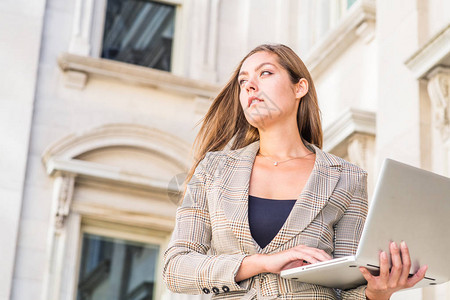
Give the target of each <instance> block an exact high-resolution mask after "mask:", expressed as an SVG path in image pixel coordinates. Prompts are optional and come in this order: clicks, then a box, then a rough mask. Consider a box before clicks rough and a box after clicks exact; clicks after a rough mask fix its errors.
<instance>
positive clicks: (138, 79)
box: [58, 53, 221, 98]
mask: <svg viewBox="0 0 450 300" xmlns="http://www.w3.org/2000/svg"><path fill="white" fill-rule="evenodd" d="M58 65H59V67H60V68H61V70H62V71H63V72H72V73H68V74H69V75H71V76H68V78H66V79H67V80H68V83H67V85H68V86H72V87H78V88H83V86H84V84H85V82H87V81H88V78H87V79H83V80H80V78H78V77H82V76H78V77H77V76H74V74H73V72H79V73H81V74H86V75H87V77H89V76H91V75H98V76H104V77H109V78H114V79H118V80H121V81H124V82H127V83H132V84H138V85H143V86H148V87H151V88H156V89H161V90H165V91H168V92H172V93H178V94H183V95H189V96H202V97H207V98H213V97H215V96H216V95H217V94H218V93H219V91H220V88H221V87H220V86H219V85H215V84H211V83H207V82H203V81H199V80H194V79H189V78H186V77H182V76H178V75H174V74H171V73H169V72H165V71H161V70H156V69H152V68H147V67H144V66H138V65H133V64H128V63H124V62H119V61H114V60H109V59H103V58H93V57H88V56H81V55H76V54H70V53H62V54H61V55H60V56H59V57H58ZM71 78H75V79H76V82H71ZM80 82H81V83H82V84H80Z"/></svg>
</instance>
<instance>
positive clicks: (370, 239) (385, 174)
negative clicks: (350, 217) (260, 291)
mask: <svg viewBox="0 0 450 300" xmlns="http://www.w3.org/2000/svg"><path fill="white" fill-rule="evenodd" d="M449 228H450V178H447V177H444V176H441V175H438V174H435V173H432V172H429V171H425V170H422V169H419V168H416V167H413V166H410V165H407V164H404V163H400V162H398V161H395V160H392V159H389V158H387V159H385V160H384V162H383V164H382V167H381V171H380V176H379V179H378V182H377V185H376V187H375V192H374V194H373V199H372V201H371V204H370V207H369V211H368V215H367V219H366V222H365V225H364V229H363V232H362V235H361V239H360V242H359V245H358V250H357V252H356V255H354V256H348V257H340V258H336V259H331V260H328V261H323V262H319V263H315V264H309V265H304V266H301V267H296V268H292V269H287V270H283V271H281V274H280V275H281V277H283V278H285V279H292V280H297V281H301V282H307V283H313V284H318V285H323V286H327V287H332V288H339V289H349V288H354V287H357V286H359V285H363V284H366V283H367V282H366V280H365V279H364V277H363V276H362V274H361V272H360V271H359V268H358V267H360V266H363V267H366V268H367V269H368V270H369V271H370V272H371V273H372V274H374V275H378V274H379V253H380V251H382V250H383V251H386V253H387V254H388V257H389V262H390V255H389V253H390V251H389V243H390V242H391V241H394V242H396V243H397V244H398V245H399V244H400V242H401V241H403V240H404V241H405V242H406V244H407V245H408V248H409V253H410V256H411V269H410V276H412V275H413V274H414V273H415V272H416V271H417V270H418V269H419V268H420V267H421V266H422V265H425V264H426V265H428V270H427V272H426V274H425V278H424V279H423V280H421V281H420V282H419V283H418V284H416V285H415V286H414V287H413V288H418V287H425V286H429V285H435V284H439V283H443V282H446V281H449V280H450V259H449V256H450V234H449V233H448V230H449Z"/></svg>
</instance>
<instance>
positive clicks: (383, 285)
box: [359, 242, 428, 300]
mask: <svg viewBox="0 0 450 300" xmlns="http://www.w3.org/2000/svg"><path fill="white" fill-rule="evenodd" d="M400 248H401V250H400V249H399V248H398V246H397V244H396V243H394V242H392V243H391V244H390V252H391V261H392V268H391V271H390V272H389V260H388V256H387V254H386V252H384V251H383V252H381V253H380V275H379V276H373V275H372V274H370V272H369V271H368V270H367V269H366V268H364V267H360V268H359V269H360V271H361V273H362V274H363V276H364V278H365V279H366V280H367V288H366V297H367V299H369V300H385V299H389V298H390V297H391V295H392V294H393V293H395V292H397V291H399V290H401V289H405V288H410V287H413V286H414V285H415V284H416V283H418V282H419V281H420V280H422V279H423V278H424V277H425V272H426V271H427V269H428V266H427V265H424V266H422V267H421V268H420V269H419V270H418V271H417V272H416V274H414V276H412V277H410V278H409V270H410V268H411V258H410V256H409V250H408V247H407V246H406V243H405V242H402V243H401V244H400ZM400 252H401V256H400Z"/></svg>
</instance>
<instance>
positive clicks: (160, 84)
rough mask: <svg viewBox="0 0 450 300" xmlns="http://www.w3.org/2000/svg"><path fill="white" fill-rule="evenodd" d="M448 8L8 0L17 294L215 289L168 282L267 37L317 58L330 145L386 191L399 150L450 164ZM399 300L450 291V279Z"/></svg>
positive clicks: (430, 162)
mask: <svg viewBox="0 0 450 300" xmlns="http://www.w3.org/2000/svg"><path fill="white" fill-rule="evenodd" d="M449 11H450V2H449V1H446V0H416V1H410V0H394V1H387V0H378V1H375V0H286V1H280V0H278V1H277V0H262V1H261V0H226V1H225V0H155V1H147V0H146V1H144V0H122V1H119V0H65V1H59V0H58V1H57V0H35V1H32V3H29V2H23V1H4V2H3V3H2V4H1V5H0V14H1V18H0V24H1V26H0V36H1V37H2V38H1V41H0V53H1V54H2V55H1V57H0V62H1V64H0V65H1V66H3V67H4V68H3V70H4V72H2V73H1V75H0V79H1V80H0V82H1V85H0V124H1V126H0V138H1V139H2V146H1V147H0V154H1V155H0V178H1V180H0V197H1V202H0V203H1V205H2V209H1V210H0V223H1V225H2V228H3V229H4V230H2V231H1V238H2V243H1V245H0V254H1V256H2V258H3V259H2V261H1V262H0V300H7V299H8V300H9V299H12V300H19V299H20V300H25V299H42V300H50V299H51V300H57V299H58V300H59V299H63V300H75V299H77V300H84V299H130V300H134V299H207V298H208V296H205V295H203V296H202V295H200V296H187V295H175V294H172V293H170V292H168V291H167V290H166V288H165V286H164V284H163V282H162V277H161V267H162V254H163V252H164V250H165V247H166V246H167V243H168V241H169V238H170V234H171V231H172V230H173V227H174V222H175V221H174V216H175V211H176V208H177V201H179V193H180V191H181V190H182V189H183V185H182V181H183V179H184V176H185V175H186V172H187V170H188V168H189V167H190V165H191V163H192V161H193V156H192V153H191V146H192V143H193V140H194V138H195V136H196V134H197V132H198V130H199V128H200V125H199V124H200V122H201V120H202V117H203V116H204V115H205V113H206V112H207V110H208V108H209V105H210V104H211V101H212V99H213V98H214V96H215V95H217V93H218V92H219V90H220V88H221V87H222V86H223V85H224V83H225V82H226V81H227V80H228V78H229V76H231V73H232V71H233V70H234V68H235V67H236V66H237V64H238V62H239V60H240V59H241V58H242V57H243V56H244V55H245V54H246V53H247V52H248V51H250V50H251V49H252V48H254V47H255V46H257V45H259V44H262V43H284V44H286V45H288V46H290V47H291V48H293V49H294V50H295V51H296V53H298V54H299V56H300V57H301V58H302V60H303V61H304V62H305V64H306V66H307V67H308V69H309V70H310V72H311V74H312V77H313V79H314V83H315V86H316V90H317V93H318V97H319V105H320V108H321V111H322V121H323V129H324V150H325V151H328V152H330V153H333V154H336V155H338V156H341V157H343V158H345V159H347V160H349V161H351V162H354V163H356V164H358V165H360V166H361V167H363V168H364V169H366V170H367V171H368V173H369V195H371V192H372V191H373V188H374V185H375V182H376V180H377V176H378V172H379V168H380V166H381V163H382V161H383V159H384V158H386V157H390V158H393V159H396V160H399V161H403V162H405V163H408V164H411V165H415V166H417V167H421V168H423V169H426V170H430V171H433V172H436V173H438V174H441V175H445V176H450V121H449V120H450V88H449V86H450V42H449V41H450V14H449V13H448V12H449ZM369 201H370V197H369ZM442 230H446V229H442ZM444 232H445V231H444ZM393 299H414V300H437V299H439V300H441V299H450V284H449V283H446V284H441V285H438V286H435V287H427V288H423V289H414V290H410V291H403V292H400V293H397V294H395V296H394V297H393Z"/></svg>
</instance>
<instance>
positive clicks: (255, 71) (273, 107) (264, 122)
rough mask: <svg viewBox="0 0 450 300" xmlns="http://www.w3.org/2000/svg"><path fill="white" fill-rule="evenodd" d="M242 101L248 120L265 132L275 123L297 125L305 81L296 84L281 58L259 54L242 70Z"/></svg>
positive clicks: (244, 65) (305, 89)
mask: <svg viewBox="0 0 450 300" xmlns="http://www.w3.org/2000/svg"><path fill="white" fill-rule="evenodd" d="M238 82H239V86H240V93H239V101H240V103H241V106H242V108H243V110H244V113H245V117H246V119H247V121H248V122H249V123H250V124H251V125H252V126H254V127H257V128H259V129H264V127H268V126H271V125H273V124H275V123H276V122H280V121H281V122H284V121H286V120H291V119H293V120H294V121H295V122H296V116H297V109H298V104H299V99H300V98H301V97H303V96H304V95H305V94H306V92H307V90H308V83H307V81H306V79H304V78H302V79H301V80H300V81H299V83H297V84H293V83H292V82H291V80H290V77H289V74H288V72H287V71H286V70H285V69H283V67H282V66H281V65H280V64H279V63H278V56H277V55H276V54H273V53H270V52H265V51H261V52H257V53H255V54H253V55H251V56H249V57H248V58H247V59H246V60H245V61H244V62H243V64H242V67H241V69H240V71H239V76H238Z"/></svg>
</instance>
